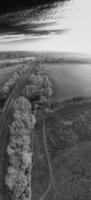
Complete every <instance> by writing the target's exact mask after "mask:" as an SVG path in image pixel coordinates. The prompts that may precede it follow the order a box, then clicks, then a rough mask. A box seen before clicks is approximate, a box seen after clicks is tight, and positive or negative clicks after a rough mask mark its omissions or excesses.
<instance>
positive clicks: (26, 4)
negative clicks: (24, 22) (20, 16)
mask: <svg viewBox="0 0 91 200" xmlns="http://www.w3.org/2000/svg"><path fill="white" fill-rule="evenodd" d="M64 1H67V0H3V1H2V4H1V6H0V14H3V13H8V12H12V11H17V10H22V9H25V8H31V7H36V6H39V5H48V6H50V5H51V4H53V3H54V2H64Z"/></svg>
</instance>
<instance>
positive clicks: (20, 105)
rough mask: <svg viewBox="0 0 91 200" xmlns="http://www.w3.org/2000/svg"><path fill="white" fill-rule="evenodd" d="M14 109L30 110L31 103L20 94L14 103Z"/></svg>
mask: <svg viewBox="0 0 91 200" xmlns="http://www.w3.org/2000/svg"><path fill="white" fill-rule="evenodd" d="M13 107H14V110H19V111H21V112H24V113H26V112H28V113H29V112H31V103H30V102H29V101H28V100H27V99H26V98H25V97H23V96H20V97H19V98H18V99H17V100H16V101H15V103H14V106H13Z"/></svg>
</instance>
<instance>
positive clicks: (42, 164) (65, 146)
mask: <svg viewBox="0 0 91 200" xmlns="http://www.w3.org/2000/svg"><path fill="white" fill-rule="evenodd" d="M30 55H31V56H30V57H29V53H28V54H27V53H26V54H24V52H23V53H19V52H17V53H14V52H13V53H10V52H9V53H5V54H4V53H0V62H1V65H2V66H3V64H4V68H3V67H2V69H0V87H2V86H3V84H4V82H6V81H7V80H8V79H9V78H10V77H12V75H13V74H14V72H15V71H17V70H18V69H19V68H20V67H22V66H27V67H28V68H27V70H29V72H30V71H31V67H33V69H34V67H37V68H36V71H35V74H33V76H34V77H35V78H34V79H31V76H30V74H29V73H24V74H23V76H22V75H21V76H20V77H19V80H18V81H17V82H16V83H15V85H14V87H13V88H12V90H10V93H9V96H7V98H6V100H5V104H4V107H3V110H2V114H1V119H0V134H1V135H0V136H1V137H0V155H1V156H0V190H1V191H0V192H1V194H0V195H2V192H3V184H4V183H3V182H4V176H5V174H4V173H5V172H6V171H7V165H9V161H7V159H6V157H4V156H5V155H6V153H5V152H6V151H5V149H6V147H7V143H8V142H9V137H10V133H9V126H10V124H11V122H12V119H13V117H12V116H13V112H14V111H13V110H12V105H13V104H14V102H15V99H17V98H18V96H20V95H25V97H26V99H28V101H29V102H30V104H31V106H32V111H31V112H32V114H34V115H36V123H35V127H34V130H33V140H32V147H31V148H32V151H33V163H32V174H31V188H32V198H31V200H90V199H91V158H90V154H91V63H90V62H86V60H84V59H83V60H79V59H77V58H76V59H74V58H73V57H72V58H71V56H70V58H69V57H66V56H65V58H63V59H62V58H59V55H57V56H58V62H57V56H56V58H55V59H54V57H53V55H51V57H50V56H49V57H48V56H47V54H46V53H45V54H44V57H43V56H42V58H41V54H38V55H37V53H36V54H30ZM35 55H37V56H35ZM31 57H33V58H35V59H33V60H32V61H31ZM13 59H14V62H13ZM60 59H61V60H60ZM54 60H55V62H54ZM7 64H8V65H7ZM9 64H10V66H9ZM38 67H39V68H38ZM39 69H41V73H40V74H41V76H37V75H36V74H37V73H38V70H39ZM26 72H27V71H26ZM32 73H33V71H32ZM44 73H45V74H46V76H47V78H46V80H47V82H43V84H44V83H45V84H44V85H43V86H42V87H43V88H42V92H43V93H42V95H44V94H45V95H46V92H48V88H47V90H46V87H48V84H49V86H50V87H52V91H53V94H51V93H49V94H51V96H50V98H49V99H48V97H47V101H45V99H44V98H42V100H40V96H39V90H36V88H35V87H34V85H33V91H32V90H30V93H28V92H29V88H30V89H31V88H32V87H31V85H32V84H35V85H36V87H37V88H38V86H39V85H41V82H42V81H43V78H44V79H45V75H44ZM42 76H43V77H42ZM28 77H29V79H28ZM48 79H49V80H50V81H49V82H48ZM31 80H33V83H32V82H31ZM50 82H51V84H50ZM24 88H26V93H24V91H23V89H24ZM39 88H40V87H39ZM39 88H38V89H39ZM43 90H44V91H43ZM31 91H32V93H31ZM45 91H46V92H45ZM50 91H51V90H49V92H50ZM29 95H30V96H29ZM20 108H23V109H25V110H26V107H25V108H24V107H21V105H20ZM18 109H19V108H18ZM18 111H19V110H18ZM18 114H19V113H18ZM18 117H19V116H18ZM18 119H19V120H20V118H17V120H18ZM24 120H26V119H23V123H24ZM27 122H28V120H27ZM25 126H26V123H25ZM21 127H22V126H20V128H21ZM18 132H19V131H18ZM23 133H24V132H23ZM19 134H20V133H19ZM7 135H8V136H7ZM17 138H18V136H17ZM5 159H6V160H5ZM6 163H7V164H6ZM4 165H5V167H3V166H4ZM4 188H5V192H4V195H5V196H3V195H2V197H3V199H0V200H7V199H8V200H11V199H10V198H9V197H10V196H9V190H8V189H7V188H6V186H5V187H4ZM19 200H21V197H20V199H19ZM24 200H25V199H24ZM29 200H30V199H29Z"/></svg>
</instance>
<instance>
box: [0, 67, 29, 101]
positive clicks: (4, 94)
mask: <svg viewBox="0 0 91 200" xmlns="http://www.w3.org/2000/svg"><path fill="white" fill-rule="evenodd" d="M26 69H27V66H24V67H22V68H20V69H19V70H18V71H17V72H14V74H13V76H12V77H11V78H10V79H9V80H8V81H6V82H5V84H4V85H3V87H2V88H1V90H0V101H1V102H2V101H5V100H6V99H7V98H8V96H9V94H10V92H11V90H12V89H13V88H14V87H15V84H16V83H17V81H18V80H19V78H20V76H22V75H23V74H24V73H25V71H26Z"/></svg>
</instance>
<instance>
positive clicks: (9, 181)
mask: <svg viewBox="0 0 91 200" xmlns="http://www.w3.org/2000/svg"><path fill="white" fill-rule="evenodd" d="M13 108H14V114H13V121H12V123H11V125H10V128H9V131H10V139H9V144H8V147H7V154H8V157H9V168H8V171H7V175H6V178H5V183H6V185H7V187H8V189H9V191H11V192H12V199H13V200H18V199H19V200H20V199H21V200H22V199H23V200H26V199H30V200H31V195H32V193H31V170H32V151H31V150H32V148H31V146H32V130H33V128H34V125H35V116H34V115H33V113H32V111H31V104H30V103H29V101H28V100H27V99H26V98H25V97H19V98H18V99H17V100H16V102H15V104H14V106H13ZM10 169H11V170H10Z"/></svg>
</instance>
